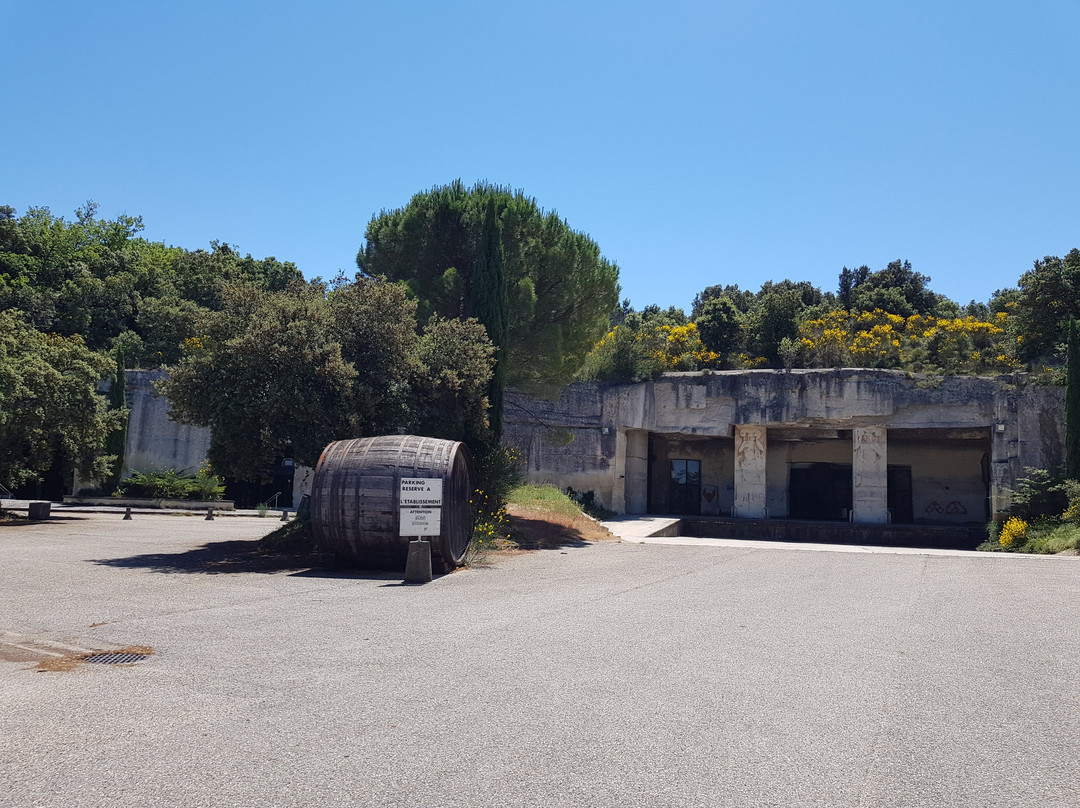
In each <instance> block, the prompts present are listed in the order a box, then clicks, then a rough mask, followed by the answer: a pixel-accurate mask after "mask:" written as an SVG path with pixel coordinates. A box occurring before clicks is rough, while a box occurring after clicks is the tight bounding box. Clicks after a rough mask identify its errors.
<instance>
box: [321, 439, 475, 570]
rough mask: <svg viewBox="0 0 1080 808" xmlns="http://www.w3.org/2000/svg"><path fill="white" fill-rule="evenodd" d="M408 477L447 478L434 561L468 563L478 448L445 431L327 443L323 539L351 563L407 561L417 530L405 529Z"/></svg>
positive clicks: (438, 565) (447, 566) (396, 565)
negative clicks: (403, 491)
mask: <svg viewBox="0 0 1080 808" xmlns="http://www.w3.org/2000/svg"><path fill="white" fill-rule="evenodd" d="M403 477H404V478H427V479H436V478H437V479H441V480H442V481H443V482H442V500H443V504H442V509H441V520H440V523H441V532H440V534H439V535H438V536H425V537H424V538H426V539H427V540H428V541H430V542H431V561H432V566H433V568H435V569H437V570H438V569H441V570H443V571H448V570H451V569H453V568H454V567H456V566H457V565H458V564H460V563H461V562H462V560H463V559H464V557H465V551H466V549H467V548H468V546H469V540H470V539H471V538H472V531H473V508H472V506H471V505H470V499H471V497H472V478H473V463H472V454H471V453H470V452H469V448H468V447H467V446H466V445H465V444H464V443H460V442H459V441H452V440H441V439H439V438H422V437H417V436H416V435H385V436H382V437H377V438H356V439H354V440H342V441H336V442H335V443H331V444H330V445H329V446H327V447H326V448H325V449H324V450H323V453H322V456H321V457H320V458H319V464H318V466H316V468H315V478H314V480H313V481H312V489H311V522H312V526H313V527H314V529H315V536H316V538H317V540H318V542H319V545H320V546H321V547H323V548H325V549H327V550H331V551H333V552H334V553H336V554H337V555H338V557H339V558H341V559H342V560H344V561H345V562H347V563H352V564H356V565H359V566H363V567H377V568H381V569H404V568H405V562H406V559H407V557H408V554H409V542H410V541H411V537H409V536H399V535H398V533H399V526H400V507H399V492H400V488H401V479H402V478H403Z"/></svg>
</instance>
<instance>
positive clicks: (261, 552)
mask: <svg viewBox="0 0 1080 808" xmlns="http://www.w3.org/2000/svg"><path fill="white" fill-rule="evenodd" d="M91 563H93V564H99V565H102V566H107V567H119V568H123V569H143V570H148V571H150V572H161V573H198V574H202V575H231V574H238V573H264V574H268V573H279V572H289V573H292V574H293V575H302V576H312V577H326V578H364V579H376V580H383V579H385V580H388V581H393V580H400V579H401V573H400V572H398V573H395V572H387V571H386V570H358V569H353V568H347V567H343V566H341V565H340V564H339V562H338V561H337V559H336V558H335V557H334V556H333V555H331V554H328V553H319V552H306V553H275V552H267V551H266V550H265V549H263V548H262V547H261V546H260V543H259V539H250V540H234V541H219V542H211V543H209V544H204V545H202V546H201V547H196V548H195V549H193V550H186V551H184V552H181V553H145V554H142V555H135V556H128V557H126V558H97V559H92V560H91Z"/></svg>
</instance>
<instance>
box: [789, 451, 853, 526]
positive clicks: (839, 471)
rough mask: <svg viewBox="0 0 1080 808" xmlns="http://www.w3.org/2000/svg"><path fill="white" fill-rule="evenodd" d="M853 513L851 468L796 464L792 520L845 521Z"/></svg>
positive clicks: (793, 466) (792, 475)
mask: <svg viewBox="0 0 1080 808" xmlns="http://www.w3.org/2000/svg"><path fill="white" fill-rule="evenodd" d="M850 511H851V464H849V463H792V464H791V468H790V469H789V476H788V516H790V517H791V518H792V519H827V520H832V521H843V520H846V519H847V518H848V513H849V512H850Z"/></svg>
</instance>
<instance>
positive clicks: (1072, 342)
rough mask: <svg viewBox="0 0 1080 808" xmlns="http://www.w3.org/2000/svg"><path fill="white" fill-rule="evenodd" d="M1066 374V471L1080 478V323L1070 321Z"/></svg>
mask: <svg viewBox="0 0 1080 808" xmlns="http://www.w3.org/2000/svg"><path fill="white" fill-rule="evenodd" d="M1067 363H1068V364H1067V366H1066V368H1067V373H1066V376H1065V472H1066V476H1067V477H1068V478H1069V479H1070V480H1080V325H1077V321H1076V320H1072V321H1071V322H1070V323H1069V347H1068V357H1067Z"/></svg>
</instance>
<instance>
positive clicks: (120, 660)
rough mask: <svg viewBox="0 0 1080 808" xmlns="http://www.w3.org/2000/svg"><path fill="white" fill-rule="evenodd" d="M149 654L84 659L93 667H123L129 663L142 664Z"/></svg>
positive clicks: (103, 655)
mask: <svg viewBox="0 0 1080 808" xmlns="http://www.w3.org/2000/svg"><path fill="white" fill-rule="evenodd" d="M148 656H150V655H149V654H93V655H92V656H88V657H86V661H87V662H91V663H93V664H95V665H123V664H125V663H129V662H142V661H143V660H144V659H146V658H147V657H148Z"/></svg>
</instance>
